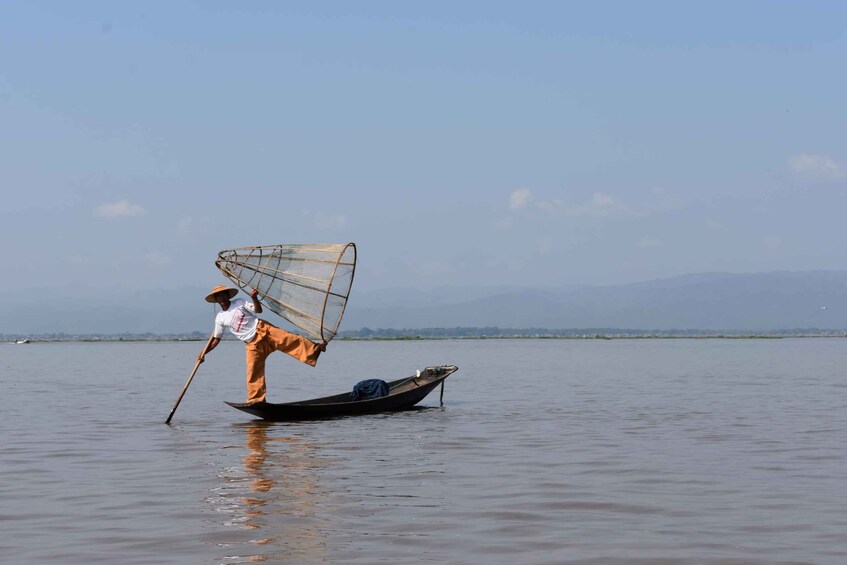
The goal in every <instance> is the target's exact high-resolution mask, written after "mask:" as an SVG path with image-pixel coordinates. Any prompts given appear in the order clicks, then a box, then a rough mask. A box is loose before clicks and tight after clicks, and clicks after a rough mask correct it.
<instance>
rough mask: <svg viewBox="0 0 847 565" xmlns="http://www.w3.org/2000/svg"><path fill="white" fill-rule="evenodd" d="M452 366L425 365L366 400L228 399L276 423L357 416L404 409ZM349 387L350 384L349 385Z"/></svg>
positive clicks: (441, 379) (336, 397) (342, 397)
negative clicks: (248, 401)
mask: <svg viewBox="0 0 847 565" xmlns="http://www.w3.org/2000/svg"><path fill="white" fill-rule="evenodd" d="M458 369H459V368H458V367H456V366H455V365H440V366H437V367H427V368H426V369H423V370H422V371H420V376H418V375H417V374H415V375H413V376H411V377H406V378H404V379H398V380H396V381H391V382H389V383H388V387H389V390H388V395H386V396H383V397H380V398H369V399H366V400H350V393H349V392H345V393H341V394H336V395H333V396H325V397H322V398H315V399H312V400H301V401H298V402H286V403H283V404H274V403H271V402H261V403H258V404H244V403H241V402H227V404H229V405H230V406H232V407H233V408H237V409H238V410H241V411H243V412H247V413H248V414H252V415H253V416H257V417H259V418H262V419H263V420H271V421H275V422H292V421H297V420H315V419H319V418H334V417H337V416H358V415H361V414H377V413H379V412H393V411H397V410H407V409H409V408H411V407H413V406H415V405H416V404H417V403H418V402H420V401H421V400H423V399H424V398H426V396H427V395H428V394H429V393H430V392H432V390H433V389H434V388H435V387H437V386H438V385H440V384H442V383H444V379H446V378H447V377H448V376H450V375H451V374H453V373H454V372H456V371H457V370H458ZM351 390H352V386H351Z"/></svg>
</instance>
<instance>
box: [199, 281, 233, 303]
mask: <svg viewBox="0 0 847 565" xmlns="http://www.w3.org/2000/svg"><path fill="white" fill-rule="evenodd" d="M219 292H226V293H228V294H229V297H228V298H229V299H230V300H232V297H233V296H235V295H236V294H238V289H237V288H232V287H229V286H224V285H222V284H219V285H218V286H216V287H215V288H213V289H212V292H210V293H209V294H207V295H206V302H214V301H215V295H216V294H217V293H219Z"/></svg>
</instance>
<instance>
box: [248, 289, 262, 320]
mask: <svg viewBox="0 0 847 565" xmlns="http://www.w3.org/2000/svg"><path fill="white" fill-rule="evenodd" d="M250 298H252V299H253V309H254V310H255V311H256V314H261V313H262V303H261V302H259V291H258V290H256V289H255V288H254V289H253V290H251V291H250Z"/></svg>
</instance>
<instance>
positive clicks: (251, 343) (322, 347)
mask: <svg viewBox="0 0 847 565" xmlns="http://www.w3.org/2000/svg"><path fill="white" fill-rule="evenodd" d="M236 294H238V289H235V288H230V287H226V286H222V285H219V286H216V287H215V288H213V289H212V292H210V293H209V294H207V295H206V302H212V303H216V304H218V305H219V306H220V307H221V310H222V311H221V312H218V314H217V315H216V316H215V329H214V331H213V332H212V337H211V338H210V339H209V345H208V347H207V348H206V349H205V350H204V351H203V352H201V353H200V355H199V356H198V357H197V362H198V363H202V362H203V361H204V360H205V355H206V353H208V352H210V351H211V350H213V349H214V348H215V347H217V345H218V344H219V343H220V342H221V338H222V337H223V335H224V330H225V329H227V328H228V329H229V331H230V332H232V334H233V335H234V336H235V337H237V338H238V339H240V340H241V341H243V342H244V345H245V346H246V347H245V348H246V350H247V403H248V404H255V403H258V402H264V401H265V392H266V390H265V359H267V357H268V355H270V354H271V353H272V352H274V351H282V352H284V353H287V354H288V355H290V356H291V357H294V358H295V359H297V360H298V361H301V362H303V363H306V364H307V365H311V366H312V367H314V366H315V364H316V363H317V362H318V357H319V356H320V354H321V353H322V352H323V351H326V342H325V341H324V342H321V343H315V342H313V341H311V340H308V339H306V338H305V337H302V336H299V335H296V334H293V333H290V332H287V331H285V330H283V329H280V328H278V327H276V326H274V325H273V324H270V323H268V322H266V321H264V320H262V319H261V318H258V317H257V316H256V314H261V313H262V304H261V303H260V302H259V298H258V297H259V293H258V291H257V290H256V289H255V288H254V289H253V290H252V291H251V292H250V298H251V302H248V301H246V300H244V299H243V298H235V295H236Z"/></svg>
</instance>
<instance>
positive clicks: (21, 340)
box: [15, 338, 29, 345]
mask: <svg viewBox="0 0 847 565" xmlns="http://www.w3.org/2000/svg"><path fill="white" fill-rule="evenodd" d="M15 343H17V344H19V345H20V344H22V343H29V340H28V339H27V338H24V339H16V340H15Z"/></svg>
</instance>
